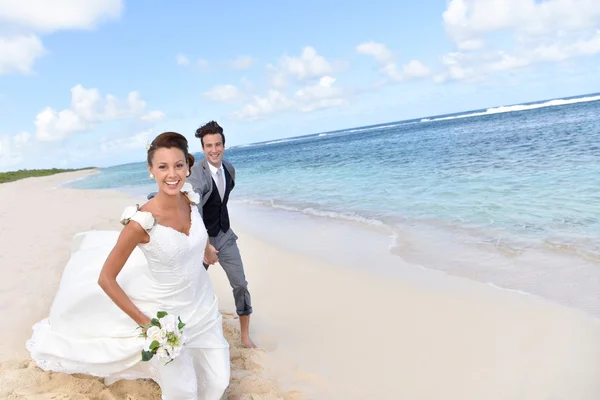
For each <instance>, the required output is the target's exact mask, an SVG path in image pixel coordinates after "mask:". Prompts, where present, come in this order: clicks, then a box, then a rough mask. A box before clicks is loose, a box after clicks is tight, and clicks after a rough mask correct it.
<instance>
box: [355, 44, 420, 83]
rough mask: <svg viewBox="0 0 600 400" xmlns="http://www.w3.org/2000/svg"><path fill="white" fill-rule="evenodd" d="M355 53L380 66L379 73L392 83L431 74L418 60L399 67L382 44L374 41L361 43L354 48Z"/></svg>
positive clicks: (392, 55) (394, 57)
mask: <svg viewBox="0 0 600 400" xmlns="http://www.w3.org/2000/svg"><path fill="white" fill-rule="evenodd" d="M356 52H357V53H359V54H364V55H367V56H371V57H373V58H374V59H375V61H377V62H378V63H379V64H380V66H381V70H380V71H381V72H382V73H384V74H385V75H387V76H388V77H389V78H390V79H392V80H394V81H404V80H408V79H413V78H424V77H427V76H429V75H430V74H431V71H430V70H429V68H428V67H427V66H426V65H425V64H423V63H422V62H421V61H419V60H410V61H409V62H408V63H407V64H405V65H403V66H400V67H399V66H398V64H397V63H396V61H395V59H396V56H395V55H394V54H393V53H392V52H391V51H390V50H389V49H388V47H387V46H386V45H385V44H384V43H378V42H374V41H370V42H365V43H361V44H359V45H357V46H356Z"/></svg>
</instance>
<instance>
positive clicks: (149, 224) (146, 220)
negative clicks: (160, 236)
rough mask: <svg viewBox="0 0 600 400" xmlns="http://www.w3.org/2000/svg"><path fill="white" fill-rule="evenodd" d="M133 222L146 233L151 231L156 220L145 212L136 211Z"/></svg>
mask: <svg viewBox="0 0 600 400" xmlns="http://www.w3.org/2000/svg"><path fill="white" fill-rule="evenodd" d="M134 220H135V221H136V222H137V223H138V224H140V225H141V226H142V228H144V229H145V230H146V231H149V230H150V229H152V228H153V227H154V224H155V223H156V220H155V219H154V217H153V216H152V214H151V213H149V212H147V211H138V213H137V214H136V215H135V218H134Z"/></svg>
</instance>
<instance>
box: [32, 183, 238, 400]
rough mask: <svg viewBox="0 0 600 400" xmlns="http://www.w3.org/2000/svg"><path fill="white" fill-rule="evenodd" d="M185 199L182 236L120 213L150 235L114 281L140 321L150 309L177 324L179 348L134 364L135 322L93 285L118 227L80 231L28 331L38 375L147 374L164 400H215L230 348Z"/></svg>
mask: <svg viewBox="0 0 600 400" xmlns="http://www.w3.org/2000/svg"><path fill="white" fill-rule="evenodd" d="M182 191H183V192H184V193H186V194H187V195H188V198H190V200H191V205H190V207H191V209H192V212H191V227H190V233H189V236H188V235H186V234H184V233H181V232H179V231H177V230H175V229H173V228H170V227H167V226H164V225H160V224H158V223H157V221H156V220H155V219H154V218H153V217H152V215H151V214H150V213H148V212H144V211H139V209H138V207H128V208H127V209H126V210H125V211H124V213H123V216H122V219H121V222H122V223H123V224H124V225H125V224H127V223H130V221H135V222H136V223H139V224H140V225H141V226H142V227H143V228H144V229H146V231H147V232H148V235H149V236H150V241H149V243H147V244H140V245H138V247H137V248H136V249H135V250H134V251H133V253H132V254H131V256H130V258H129V259H128V261H127V262H126V264H125V266H124V267H123V269H122V271H121V273H120V274H119V275H118V277H117V282H118V283H119V285H120V286H121V287H122V288H123V290H124V291H125V293H127V295H128V296H129V298H130V299H131V300H132V301H133V302H134V304H135V305H136V306H137V307H138V308H139V309H140V310H141V311H142V312H143V313H144V314H145V315H147V316H148V317H150V318H153V317H155V316H156V313H157V312H158V311H166V312H168V313H169V314H173V315H175V316H179V317H180V318H181V320H182V321H183V322H184V323H186V326H185V328H184V333H185V336H186V344H185V347H184V350H183V351H182V352H181V354H180V356H179V357H177V358H176V359H175V361H173V362H171V363H170V364H168V365H166V366H165V365H164V361H161V360H159V359H158V358H157V357H153V358H152V360H150V361H141V351H142V349H143V347H144V344H143V342H144V340H143V339H142V338H140V337H139V333H140V330H139V329H137V324H136V323H135V322H134V321H133V320H132V319H131V318H130V317H129V316H128V315H127V314H125V313H124V312H123V311H122V310H121V309H120V308H119V307H117V305H116V304H115V303H114V302H113V301H112V300H111V299H110V298H109V297H108V296H107V295H106V293H105V292H104V291H103V290H102V289H101V288H100V287H99V285H98V283H97V282H98V277H99V274H100V271H101V269H102V266H103V264H104V262H105V260H106V258H107V256H108V254H109V252H110V251H111V250H112V248H113V246H114V245H115V243H116V241H117V237H118V236H119V234H120V232H119V231H88V232H83V233H80V234H77V235H76V236H75V238H74V239H73V244H72V248H71V257H70V259H69V261H68V262H67V264H66V266H65V269H64V271H63V275H62V278H61V282H60V286H59V289H58V292H57V293H56V296H55V298H54V301H53V303H52V307H51V309H50V314H49V316H48V318H46V319H43V320H42V321H40V322H38V323H37V324H35V325H34V326H33V335H32V337H31V339H30V340H28V341H27V344H26V346H27V349H28V350H29V352H30V354H31V358H32V360H34V361H35V362H36V363H37V365H38V366H39V367H40V368H41V369H43V370H49V371H56V372H64V373H68V374H75V373H83V374H89V375H93V376H97V377H103V378H105V383H106V384H111V383H113V382H115V381H117V380H120V379H138V378H150V379H152V380H154V381H155V382H157V383H158V384H159V385H160V387H161V390H162V396H163V399H164V400H178V399H182V400H183V399H185V400H190V399H198V400H199V399H206V400H218V399H220V398H221V395H222V394H223V392H224V391H225V389H226V388H227V386H228V384H229V376H230V375H229V374H230V364H229V345H228V343H227V341H226V340H225V338H224V335H223V327H222V320H221V314H220V312H219V308H218V302H217V298H216V296H215V294H214V291H213V288H212V284H211V281H210V277H209V275H208V273H207V271H206V269H205V268H204V266H203V264H202V262H203V258H204V249H205V246H206V241H207V240H208V234H207V232H206V229H205V226H204V222H203V220H202V218H201V217H200V214H199V213H198V210H197V209H196V207H195V203H196V201H194V200H196V198H195V196H197V195H196V194H195V193H194V192H193V191H191V187H190V186H189V184H186V185H185V186H184V189H182Z"/></svg>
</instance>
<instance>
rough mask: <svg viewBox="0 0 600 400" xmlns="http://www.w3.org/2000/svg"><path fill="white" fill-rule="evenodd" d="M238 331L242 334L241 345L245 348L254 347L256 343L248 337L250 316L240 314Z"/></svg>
mask: <svg viewBox="0 0 600 400" xmlns="http://www.w3.org/2000/svg"><path fill="white" fill-rule="evenodd" d="M240 331H241V335H242V345H243V346H244V347H245V348H247V349H255V348H256V345H255V344H254V342H253V341H252V339H250V316H249V315H240Z"/></svg>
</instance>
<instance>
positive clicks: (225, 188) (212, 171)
mask: <svg viewBox="0 0 600 400" xmlns="http://www.w3.org/2000/svg"><path fill="white" fill-rule="evenodd" d="M207 164H208V168H209V169H210V174H211V175H212V178H213V180H214V181H215V183H216V182H217V179H219V177H218V176H217V171H219V170H221V176H222V182H223V189H224V190H227V179H225V171H224V170H223V163H221V166H220V167H219V168H217V167H215V166H214V165H212V164H211V163H207Z"/></svg>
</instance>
